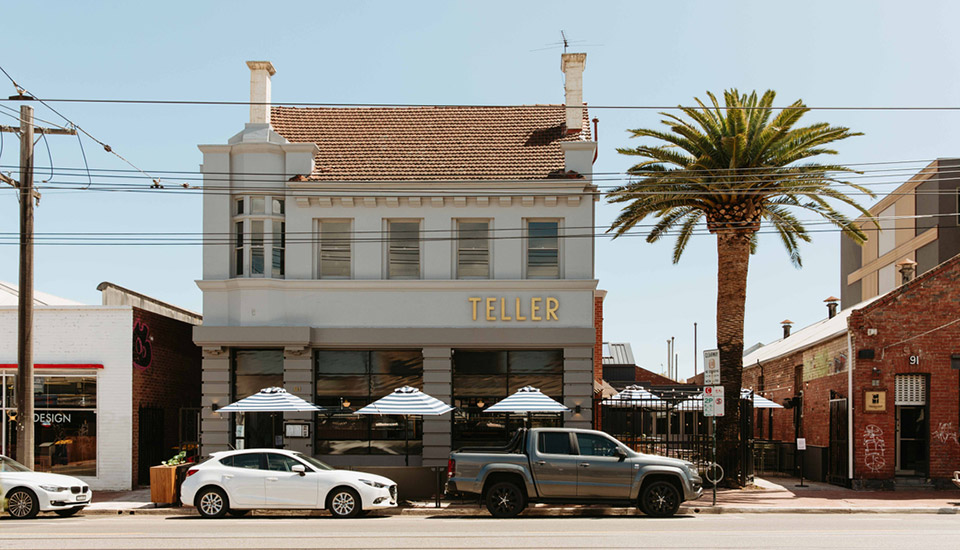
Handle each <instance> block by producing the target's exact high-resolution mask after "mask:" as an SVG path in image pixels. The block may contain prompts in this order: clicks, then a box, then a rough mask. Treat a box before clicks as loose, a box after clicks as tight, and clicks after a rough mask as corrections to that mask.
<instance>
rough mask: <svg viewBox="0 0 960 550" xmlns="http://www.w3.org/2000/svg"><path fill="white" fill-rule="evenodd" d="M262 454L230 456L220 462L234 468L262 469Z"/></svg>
mask: <svg viewBox="0 0 960 550" xmlns="http://www.w3.org/2000/svg"><path fill="white" fill-rule="evenodd" d="M262 456H263V454H262V453H244V454H241V455H233V456H228V457H227V458H225V459H223V460H221V461H220V463H221V464H226V465H227V466H232V467H234V468H246V469H248V470H259V469H260V458H261V457H262Z"/></svg>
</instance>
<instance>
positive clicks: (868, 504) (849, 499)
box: [83, 477, 960, 517]
mask: <svg viewBox="0 0 960 550" xmlns="http://www.w3.org/2000/svg"><path fill="white" fill-rule="evenodd" d="M799 481H800V480H798V479H796V478H786V477H772V478H766V479H761V478H756V479H755V480H754V483H753V485H751V486H748V487H746V488H744V489H719V490H718V491H717V504H716V506H714V505H713V504H712V501H713V498H712V492H711V491H710V490H709V489H708V490H704V493H703V496H702V497H700V499H699V500H696V501H693V502H685V503H683V505H682V506H681V508H680V513H681V514H692V515H696V514H958V513H960V489H952V490H942V491H937V490H931V489H913V490H902V491H900V490H898V491H854V490H852V489H845V488H843V487H837V486H835V485H828V484H826V483H817V482H811V481H805V482H804V484H805V485H807V487H796V485H797V484H799ZM93 496H94V502H93V503H92V504H91V505H90V506H88V507H87V508H86V509H85V510H84V511H83V514H85V515H91V514H97V515H103V514H112V515H127V514H149V515H172V516H177V515H185V516H192V515H196V514H197V512H196V510H194V509H193V508H189V507H170V506H167V507H157V506H156V505H154V504H153V503H151V502H150V490H149V489H140V490H137V491H120V492H107V491H100V492H95V493H94V495H93ZM378 513H380V514H386V515H404V516H408V515H409V516H441V515H442V516H463V517H471V516H487V515H488V514H487V511H486V509H485V508H483V507H482V506H480V505H479V504H478V503H477V502H460V501H456V500H453V501H449V500H444V501H442V502H441V507H440V508H436V504H435V503H434V502H433V501H416V502H407V503H405V505H403V506H399V507H397V508H393V509H390V510H385V511H382V512H378ZM325 514H326V512H324V511H313V512H304V511H267V510H264V511H257V512H255V515H297V516H307V515H325ZM523 515H524V516H532V517H538V516H539V517H551V516H555V517H560V516H631V515H641V514H640V512H639V511H638V510H637V509H636V508H610V507H603V506H561V505H546V504H538V505H534V506H531V507H529V508H528V509H527V510H526V511H525V512H524V514H523Z"/></svg>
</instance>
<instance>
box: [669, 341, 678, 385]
mask: <svg viewBox="0 0 960 550" xmlns="http://www.w3.org/2000/svg"><path fill="white" fill-rule="evenodd" d="M676 349H677V344H676V342H674V338H673V336H671V337H670V353H671V354H673V362H672V363H671V365H672V366H673V370H672V372H671V373H670V379H671V380H676V379H677V357H676Z"/></svg>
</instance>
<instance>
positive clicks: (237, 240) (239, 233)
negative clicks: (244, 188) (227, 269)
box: [233, 201, 243, 276]
mask: <svg viewBox="0 0 960 550" xmlns="http://www.w3.org/2000/svg"><path fill="white" fill-rule="evenodd" d="M240 204H241V205H243V201H240ZM242 208H243V207H242V206H241V210H242ZM241 213H242V212H241ZM234 225H235V237H234V240H233V246H234V250H235V257H234V260H233V261H234V265H235V270H234V274H235V275H237V276H240V275H243V222H242V221H239V222H236V223H235V224H234Z"/></svg>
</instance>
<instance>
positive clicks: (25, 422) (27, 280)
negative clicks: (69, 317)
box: [0, 94, 77, 469]
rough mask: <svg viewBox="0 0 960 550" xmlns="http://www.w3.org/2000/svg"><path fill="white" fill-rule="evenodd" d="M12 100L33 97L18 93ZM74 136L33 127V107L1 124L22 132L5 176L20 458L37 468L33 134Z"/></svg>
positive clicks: (24, 107)
mask: <svg viewBox="0 0 960 550" xmlns="http://www.w3.org/2000/svg"><path fill="white" fill-rule="evenodd" d="M10 99H33V98H30V97H29V96H24V95H22V94H21V95H19V96H13V97H11V98H10ZM34 131H39V132H40V133H43V134H65V135H75V134H76V133H77V131H76V130H71V129H66V128H34V126H33V107H30V106H29V105H21V106H20V127H19V128H18V127H15V126H0V132H11V133H17V134H20V181H19V183H18V182H16V181H13V180H11V179H10V178H8V177H6V176H4V177H3V178H2V179H3V181H4V182H6V183H9V184H11V185H13V186H14V187H16V188H18V189H19V190H20V282H19V287H18V289H17V294H18V308H17V386H16V392H17V393H16V399H17V457H16V458H17V461H19V462H20V463H21V464H23V465H24V466H26V467H28V468H30V469H33V467H34V464H35V462H34V456H33V455H34V445H35V441H34V434H33V201H34V200H38V201H39V199H40V194H39V193H37V192H36V191H34V189H33V136H34Z"/></svg>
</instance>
